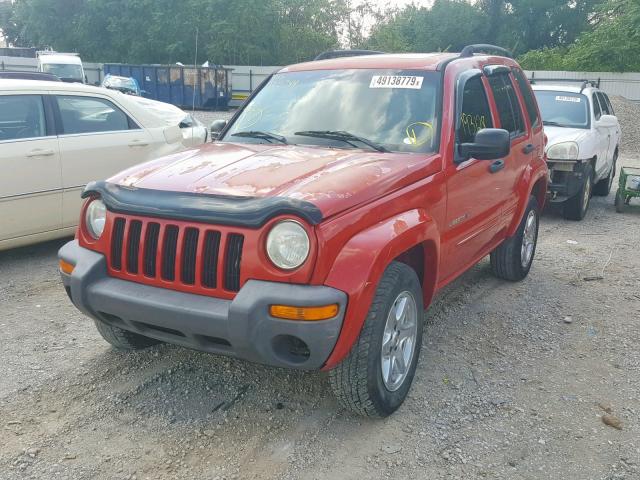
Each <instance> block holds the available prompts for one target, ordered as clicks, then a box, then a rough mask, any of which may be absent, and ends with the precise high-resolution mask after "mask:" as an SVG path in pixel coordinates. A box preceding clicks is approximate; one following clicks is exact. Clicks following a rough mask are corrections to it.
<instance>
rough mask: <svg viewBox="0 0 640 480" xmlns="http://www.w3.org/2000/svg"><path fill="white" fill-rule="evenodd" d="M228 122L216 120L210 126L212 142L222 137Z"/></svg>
mask: <svg viewBox="0 0 640 480" xmlns="http://www.w3.org/2000/svg"><path fill="white" fill-rule="evenodd" d="M227 123H228V122H227V120H216V121H215V122H213V123H212V124H211V125H210V126H209V132H210V133H211V140H217V139H218V137H219V136H220V132H222V130H224V127H226V126H227Z"/></svg>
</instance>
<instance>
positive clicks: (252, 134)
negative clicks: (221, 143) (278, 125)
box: [231, 130, 289, 145]
mask: <svg viewBox="0 0 640 480" xmlns="http://www.w3.org/2000/svg"><path fill="white" fill-rule="evenodd" d="M231 136H232V137H249V138H260V139H262V140H266V141H268V142H269V143H273V142H272V140H275V141H276V142H280V143H283V144H285V145H287V144H288V143H289V142H287V138H286V137H283V136H282V135H278V134H277V133H271V132H261V131H258V130H250V131H246V132H236V133H232V134H231Z"/></svg>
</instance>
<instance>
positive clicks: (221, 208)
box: [82, 181, 322, 228]
mask: <svg viewBox="0 0 640 480" xmlns="http://www.w3.org/2000/svg"><path fill="white" fill-rule="evenodd" d="M92 195H97V196H100V197H101V198H102V201H103V202H104V204H105V205H106V206H107V208H108V209H109V210H110V211H112V212H115V213H122V214H129V215H141V216H148V217H156V218H163V219H173V220H182V221H193V222H201V223H210V224H215V225H231V226H238V227H247V228H259V227H261V226H263V225H264V224H265V223H266V222H268V221H269V220H271V219H272V218H274V217H277V216H279V215H295V216H297V217H300V218H302V219H303V220H305V221H307V222H308V223H310V224H311V225H317V224H319V223H320V222H321V221H322V212H321V211H320V209H319V208H318V207H316V206H315V205H314V204H312V203H310V202H305V201H302V200H295V199H291V198H287V197H264V198H258V197H235V196H229V195H210V194H203V193H190V192H174V191H169V190H152V189H148V188H136V187H127V186H124V185H118V184H115V183H109V182H105V181H99V182H91V183H89V184H88V185H87V186H86V188H85V189H84V191H83V192H82V198H87V197H90V196H92Z"/></svg>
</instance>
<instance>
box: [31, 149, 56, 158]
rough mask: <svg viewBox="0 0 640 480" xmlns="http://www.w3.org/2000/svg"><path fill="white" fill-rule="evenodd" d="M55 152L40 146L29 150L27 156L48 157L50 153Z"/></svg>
mask: <svg viewBox="0 0 640 480" xmlns="http://www.w3.org/2000/svg"><path fill="white" fill-rule="evenodd" d="M55 153H56V152H54V151H53V150H45V149H42V148H36V149H35V150H31V151H30V152H29V153H27V157H50V156H51V155H53V154H55Z"/></svg>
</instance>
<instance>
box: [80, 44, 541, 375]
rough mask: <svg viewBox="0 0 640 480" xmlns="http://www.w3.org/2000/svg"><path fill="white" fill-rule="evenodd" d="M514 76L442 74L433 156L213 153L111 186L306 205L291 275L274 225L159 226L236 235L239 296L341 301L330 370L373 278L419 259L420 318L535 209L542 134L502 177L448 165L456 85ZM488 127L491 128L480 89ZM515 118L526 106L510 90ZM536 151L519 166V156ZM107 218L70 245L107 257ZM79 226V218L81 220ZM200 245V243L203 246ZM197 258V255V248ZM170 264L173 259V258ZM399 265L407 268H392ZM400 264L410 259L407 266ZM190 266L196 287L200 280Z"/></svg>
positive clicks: (194, 154)
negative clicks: (319, 294) (315, 215)
mask: <svg viewBox="0 0 640 480" xmlns="http://www.w3.org/2000/svg"><path fill="white" fill-rule="evenodd" d="M454 57H456V55H454V54H433V55H424V54H420V55H417V54H416V55H414V54H408V55H373V56H365V57H352V58H338V59H331V60H325V61H320V62H312V63H304V64H299V65H293V66H290V67H287V68H285V69H283V70H281V72H290V71H304V70H322V69H353V68H376V69H382V68H406V69H424V70H436V69H438V68H441V67H442V64H443V62H445V61H447V60H451V59H453V58H454ZM495 64H500V65H507V66H509V67H512V68H519V67H518V66H517V64H516V63H515V62H514V61H513V60H510V59H506V58H503V57H493V56H475V57H472V58H464V59H457V60H455V61H453V62H451V63H449V64H448V65H447V66H446V69H445V71H444V74H443V86H442V96H443V102H442V112H441V120H440V122H441V125H442V128H441V132H440V149H439V152H437V153H435V154H429V155H426V154H408V153H379V152H372V151H368V150H359V149H348V150H346V149H336V148H319V147H309V146H299V145H298V146H296V145H257V144H239V143H214V144H210V145H206V146H203V147H201V148H200V149H197V150H189V151H187V152H183V153H180V154H176V155H173V156H171V157H165V158H162V159H158V160H156V161H153V162H149V163H147V164H144V165H141V166H138V167H134V168H131V169H129V170H127V171H125V172H122V173H121V174H119V175H117V176H115V177H113V178H112V179H110V181H111V182H115V183H119V184H122V185H127V186H131V187H138V188H148V189H162V190H171V191H180V192H194V193H207V194H221V195H234V196H252V197H269V196H279V197H282V196H283V197H289V198H294V199H299V200H305V201H307V202H311V203H313V204H315V205H316V206H317V207H318V208H319V209H320V210H321V212H322V215H323V221H322V222H321V223H320V224H319V225H316V226H314V227H312V226H309V225H305V228H306V229H307V232H308V234H309V236H310V238H311V245H312V246H311V255H310V258H309V260H308V261H307V262H306V263H305V264H304V265H303V266H302V267H301V268H300V269H299V270H296V271H294V272H283V271H281V270H279V269H277V268H276V267H274V266H273V265H272V264H271V263H270V261H269V260H268V259H267V256H266V253H265V247H264V244H265V237H266V235H267V233H268V231H269V228H270V227H271V225H273V224H274V223H275V222H277V221H279V220H281V219H282V218H283V217H280V218H276V219H272V220H271V221H270V222H268V223H267V224H266V225H264V226H263V227H262V228H260V229H257V230H252V229H246V228H237V227H225V226H217V225H216V226H211V225H202V224H195V223H192V222H178V221H173V220H172V221H165V220H154V221H158V222H159V223H161V224H162V225H167V224H171V225H177V226H178V227H180V231H181V232H183V231H184V228H186V227H195V228H197V229H199V230H200V231H205V230H207V229H210V230H211V229H212V230H217V231H220V232H222V235H223V237H224V238H226V236H227V235H228V234H230V233H239V234H242V235H244V238H245V246H244V252H243V256H242V261H241V285H242V283H244V282H246V281H247V280H248V279H260V280H268V281H277V282H292V283H301V284H304V283H308V284H314V285H328V286H331V287H334V288H337V289H339V290H342V291H344V292H346V293H347V294H348V298H349V300H348V307H347V313H346V316H345V319H344V323H343V327H342V332H341V334H340V337H339V339H338V342H337V344H336V346H335V349H334V351H333V353H332V354H331V356H330V357H329V359H328V360H327V362H326V365H325V367H324V369H330V368H332V367H334V366H335V365H336V364H337V363H339V362H340V361H341V360H342V359H343V358H344V357H345V356H346V355H347V354H348V353H349V351H350V349H351V347H352V346H353V343H354V341H355V340H356V339H357V337H358V335H359V333H360V330H361V328H362V324H363V322H364V320H365V318H366V314H367V311H368V309H369V306H370V303H371V300H372V298H373V295H374V293H375V289H376V287H377V285H378V282H379V280H380V277H381V276H382V274H383V272H384V270H385V268H386V267H387V265H388V264H389V263H390V262H391V261H393V260H394V259H396V258H399V257H401V256H402V255H403V254H405V252H408V251H412V252H413V254H412V255H411V256H410V258H412V259H414V260H413V261H416V260H415V259H420V261H421V262H422V263H423V264H422V265H414V267H415V268H416V270H418V271H422V272H423V277H422V278H421V280H422V286H423V294H424V304H425V307H427V306H428V305H429V303H430V302H431V300H432V298H433V296H434V294H435V293H436V292H437V290H438V289H439V288H442V287H443V286H444V285H446V284H447V283H449V282H451V281H452V280H453V279H455V278H456V277H457V276H459V275H460V274H461V273H463V272H464V271H466V270H467V269H469V268H470V267H471V266H472V265H474V264H475V263H477V262H478V261H479V260H480V259H482V258H483V257H484V256H486V255H487V254H488V253H490V252H491V250H493V249H494V248H495V247H496V246H497V245H499V244H500V243H501V242H502V241H503V240H504V239H505V238H507V237H508V236H509V235H512V234H513V233H514V232H515V230H516V228H517V226H518V224H519V222H520V219H521V217H522V215H523V212H524V209H525V207H526V205H527V202H528V198H529V196H530V195H532V194H533V195H536V196H537V197H538V199H539V201H540V202H543V201H544V192H546V182H547V167H546V162H545V158H544V141H545V140H544V134H543V132H542V125H539V126H537V127H536V128H535V129H532V126H531V125H530V122H529V119H528V117H527V115H526V114H525V115H524V117H525V121H526V122H527V125H526V127H527V133H526V134H525V135H522V136H521V137H518V138H515V139H513V141H512V150H511V153H510V154H509V155H508V156H507V157H505V159H504V160H505V168H504V169H503V170H502V171H500V172H498V173H495V174H491V173H490V172H489V166H490V164H491V162H490V161H481V160H474V159H471V160H468V161H466V162H463V163H459V164H456V163H455V162H454V146H455V131H454V123H455V115H456V114H455V111H456V104H455V92H456V90H455V89H456V79H457V77H458V75H459V74H460V73H462V72H464V71H466V70H469V69H472V68H473V69H482V68H483V67H484V66H485V65H495ZM483 83H484V85H485V89H486V90H487V94H488V99H489V103H490V106H491V113H492V116H493V124H494V126H496V127H499V126H500V122H499V116H498V112H497V109H496V106H495V102H494V99H493V96H492V94H491V90H490V89H489V88H488V82H487V79H486V78H484V79H483ZM516 91H517V92H518V93H517V94H518V99H519V102H520V104H521V108H522V110H523V111H525V112H526V109H525V108H524V107H525V105H524V101H523V99H522V96H521V94H520V92H519V89H518V87H517V84H516ZM527 144H533V145H534V147H535V148H534V151H533V153H531V154H527V155H525V154H524V153H523V147H524V145H527ZM116 216H120V217H127V219H128V220H133V219H137V220H140V221H142V222H143V223H145V222H147V221H148V220H149V219H144V218H140V217H132V216H122V215H115V214H113V213H109V215H108V220H107V226H106V230H105V234H104V235H103V237H102V238H101V239H100V240H99V241H97V242H95V241H92V240H91V239H90V237H89V236H88V235H87V233H86V231H85V230H84V228H82V227H81V228H80V229H79V232H78V237H79V240H80V243H81V244H82V245H83V246H85V247H87V248H91V249H93V250H96V251H100V252H104V253H105V254H106V255H107V257H109V255H110V252H109V244H108V240H107V239H108V238H110V235H111V229H112V228H113V221H114V218H115V217H116ZM83 217H84V211H83ZM201 236H202V235H201ZM198 248H199V249H198V252H201V251H202V250H201V246H198ZM178 253H180V252H178ZM402 258H405V257H402ZM406 258H409V257H406ZM201 268H202V267H201V266H199V267H198V270H197V274H196V276H199V274H200V273H201V272H202V270H201ZM109 273H110V274H111V275H114V276H118V277H119V278H125V279H129V280H132V281H137V282H142V283H146V284H149V285H155V286H158V287H163V288H173V289H177V290H181V291H188V292H191V293H197V294H201V295H214V296H218V297H221V298H229V299H231V298H233V297H234V296H235V293H234V292H230V291H225V290H224V289H222V290H215V291H212V290H210V289H206V288H204V287H203V286H202V285H201V284H200V283H199V282H196V284H195V285H189V286H185V285H176V284H175V282H174V283H172V284H163V282H162V281H159V280H156V279H148V278H141V277H140V275H136V276H131V275H130V274H127V273H123V272H117V271H113V270H110V272H109Z"/></svg>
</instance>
